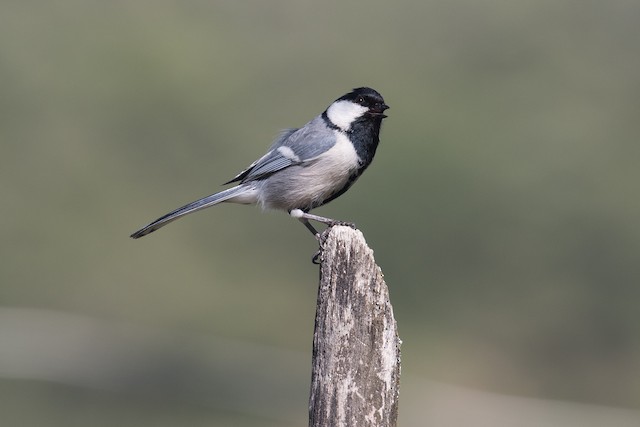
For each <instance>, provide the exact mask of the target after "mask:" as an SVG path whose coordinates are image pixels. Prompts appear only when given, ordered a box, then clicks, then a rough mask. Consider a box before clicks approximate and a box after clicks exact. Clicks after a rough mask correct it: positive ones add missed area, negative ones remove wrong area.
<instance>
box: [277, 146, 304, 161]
mask: <svg viewBox="0 0 640 427" xmlns="http://www.w3.org/2000/svg"><path fill="white" fill-rule="evenodd" d="M278 153H280V154H282V157H284V158H287V159H289V160H291V161H292V162H293V163H300V157H299V156H298V155H297V154H296V153H294V152H293V150H292V149H291V148H289V147H285V146H284V145H283V146H282V147H279V148H278Z"/></svg>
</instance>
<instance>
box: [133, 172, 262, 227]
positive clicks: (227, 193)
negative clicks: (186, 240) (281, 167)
mask: <svg viewBox="0 0 640 427" xmlns="http://www.w3.org/2000/svg"><path fill="white" fill-rule="evenodd" d="M255 192H256V190H255V188H253V187H250V186H247V185H238V186H237V187H233V188H229V189H227V190H224V191H221V192H219V193H216V194H212V195H210V196H207V197H203V198H202V199H199V200H196V201H195V202H191V203H189V204H187V205H184V206H182V207H181V208H178V209H176V210H174V211H171V212H169V213H168V214H166V215H164V216H161V217H160V218H158V219H156V220H155V221H153V222H152V223H150V224H147V225H145V226H144V227H142V228H141V229H140V230H138V231H136V232H135V233H133V234H132V235H131V237H132V238H134V239H138V238H140V237H142V236H146V235H147V234H149V233H153V232H154V231H156V230H157V229H158V228H161V227H164V226H165V225H167V224H169V223H170V222H172V221H175V220H176V219H178V218H181V217H183V216H185V215H188V214H190V213H193V212H196V211H199V210H201V209H205V208H208V207H210V206H213V205H217V204H218V203H222V202H236V203H255V201H256V200H255V199H256V197H255Z"/></svg>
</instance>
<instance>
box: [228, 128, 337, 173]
mask: <svg viewBox="0 0 640 427" xmlns="http://www.w3.org/2000/svg"><path fill="white" fill-rule="evenodd" d="M335 143H336V138H335V135H334V132H333V131H332V130H331V129H329V128H327V126H326V125H325V124H324V121H323V120H322V118H321V117H316V118H315V119H313V120H312V121H310V122H309V123H307V124H306V125H305V126H304V127H302V128H300V129H287V130H285V131H284V132H282V134H280V136H279V137H278V138H277V139H276V141H275V142H274V143H273V144H272V145H271V147H270V148H269V151H268V152H267V154H265V155H264V156H262V157H261V158H259V159H258V160H256V161H255V162H253V163H252V164H251V165H250V166H249V167H248V168H247V169H246V170H244V171H242V172H241V173H239V174H238V175H237V176H236V177H234V178H233V179H232V180H231V181H229V182H227V183H226V184H229V183H231V182H236V181H241V182H247V181H253V180H257V179H261V178H265V177H267V176H269V175H271V174H273V173H275V172H277V171H279V170H282V169H284V168H287V167H289V166H292V165H301V164H304V163H308V162H312V161H313V160H315V159H316V158H317V157H318V156H319V155H320V154H322V153H324V152H326V151H327V150H329V149H330V148H331V147H333V146H334V145H335Z"/></svg>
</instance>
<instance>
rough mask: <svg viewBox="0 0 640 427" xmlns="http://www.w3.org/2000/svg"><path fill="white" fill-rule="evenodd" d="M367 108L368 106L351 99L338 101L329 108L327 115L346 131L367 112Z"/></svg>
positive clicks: (332, 121)
mask: <svg viewBox="0 0 640 427" xmlns="http://www.w3.org/2000/svg"><path fill="white" fill-rule="evenodd" d="M367 110H368V108H367V107H363V106H362V105H358V104H355V103H353V102H351V101H337V102H334V103H333V104H331V106H330V107H329V108H328V109H327V117H328V118H329V120H331V123H333V124H334V125H336V126H338V127H339V128H340V129H342V130H343V131H346V130H348V129H349V128H350V127H351V123H353V121H354V120H355V119H357V118H358V117H360V116H362V115H363V114H364V113H366V112H367Z"/></svg>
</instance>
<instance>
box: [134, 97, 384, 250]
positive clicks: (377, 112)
mask: <svg viewBox="0 0 640 427" xmlns="http://www.w3.org/2000/svg"><path fill="white" fill-rule="evenodd" d="M388 108H389V106H388V105H387V104H385V101H384V99H383V98H382V95H380V93H378V92H377V91H376V90H374V89H372V88H369V87H359V88H355V89H353V90H352V91H351V92H349V93H347V94H345V95H343V96H341V97H340V98H338V99H336V100H335V101H334V102H332V103H331V104H330V105H329V107H328V108H327V109H326V110H325V111H324V112H322V114H320V115H318V116H316V117H314V118H313V119H312V120H311V121H309V122H308V123H307V124H305V125H304V126H302V127H301V128H293V129H286V130H284V131H282V132H281V133H280V135H279V136H278V137H277V138H276V139H275V141H274V142H273V144H272V145H271V147H270V148H269V149H268V150H267V153H266V154H265V155H263V156H262V157H260V158H259V159H258V160H256V161H255V162H253V163H251V164H250V165H249V167H247V168H246V169H244V170H243V171H242V172H240V173H239V174H237V175H236V176H235V177H233V178H232V179H231V180H229V181H227V182H226V183H224V184H223V185H227V184H233V183H236V185H235V186H234V187H231V188H228V189H226V190H223V191H220V192H218V193H215V194H212V195H210V196H207V197H203V198H202V199H199V200H196V201H194V202H191V203H189V204H186V205H184V206H182V207H180V208H178V209H175V210H173V211H171V212H169V213H167V214H166V215H163V216H161V217H160V218H158V219H156V220H155V221H153V222H151V223H149V224H147V225H145V226H144V227H142V228H141V229H139V230H138V231H136V232H134V233H133V234H131V236H130V237H132V238H133V239H138V238H140V237H143V236H146V235H147V234H149V233H152V232H154V231H156V230H158V229H159V228H161V227H164V226H165V225H167V224H169V223H170V222H172V221H175V220H177V219H178V218H181V217H183V216H185V215H188V214H190V213H193V212H196V211H199V210H202V209H205V208H208V207H211V206H215V205H217V204H219V203H222V202H230V203H239V204H257V205H259V206H261V207H262V208H263V209H275V210H282V211H286V212H288V213H289V214H290V215H291V216H292V217H293V218H296V219H298V220H299V221H300V222H302V223H303V224H304V225H305V227H306V228H307V229H308V230H309V231H310V232H311V233H312V234H313V235H314V236H315V237H316V238H317V239H319V240H320V234H319V233H318V231H317V230H316V228H315V227H314V226H313V225H311V223H310V222H309V221H317V222H320V223H323V224H325V225H327V226H333V225H338V224H344V225H351V226H353V224H351V223H348V222H344V221H337V220H334V219H330V218H325V217H321V216H317V215H313V214H310V213H309V211H311V210H312V209H314V208H317V207H319V206H322V205H324V204H326V203H329V202H330V201H332V200H334V199H335V198H337V197H339V196H341V195H342V194H344V193H345V192H346V191H347V190H348V189H349V188H350V187H351V186H352V185H353V183H354V182H355V181H356V180H357V179H358V178H359V177H360V175H362V173H363V172H364V171H365V169H367V167H369V165H370V164H371V162H372V160H373V157H374V155H375V153H376V149H377V147H378V144H379V142H380V128H381V125H382V120H383V119H384V118H385V117H387V116H386V115H385V114H384V112H385V111H386V110H387V109H388Z"/></svg>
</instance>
